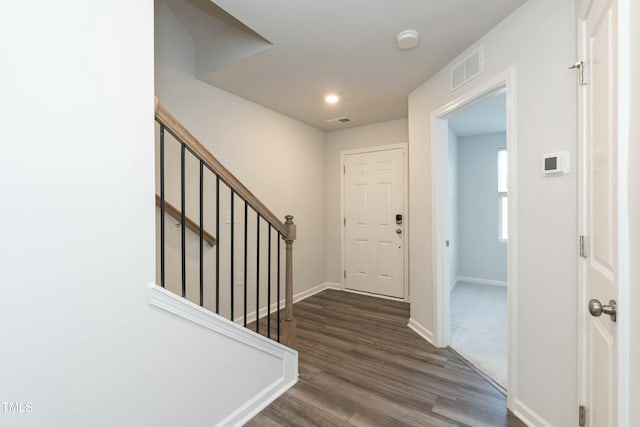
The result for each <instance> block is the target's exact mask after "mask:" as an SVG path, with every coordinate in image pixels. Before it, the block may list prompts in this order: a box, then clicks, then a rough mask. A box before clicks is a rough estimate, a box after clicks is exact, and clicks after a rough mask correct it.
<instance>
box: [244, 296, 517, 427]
mask: <svg viewBox="0 0 640 427" xmlns="http://www.w3.org/2000/svg"><path fill="white" fill-rule="evenodd" d="M295 315H296V318H297V319H298V346H297V350H298V351H299V371H300V378H299V381H298V383H297V384H296V385H295V386H294V387H293V388H291V389H290V390H289V391H287V392H286V393H285V394H284V395H282V396H281V397H280V398H279V399H277V400H276V401H275V402H273V403H272V404H271V405H269V406H268V407H267V408H265V409H264V410H263V411H262V412H261V413H260V414H258V415H257V416H256V417H254V418H253V419H252V420H251V421H249V422H248V423H247V424H246V425H247V426H251V427H272V426H295V427H304V426H420V427H424V426H490V427H497V426H509V427H512V426H513V427H516V426H518V427H519V426H524V425H525V424H524V423H522V422H521V421H520V420H518V419H517V418H516V417H515V416H514V415H513V414H511V413H510V412H508V411H507V409H506V398H505V397H504V395H502V394H501V393H500V392H499V391H497V390H496V389H495V388H494V387H493V386H491V385H490V384H489V383H488V382H487V381H485V380H484V379H483V378H482V377H481V376H479V375H478V374H477V373H476V372H475V371H473V370H472V369H471V368H469V366H467V364H465V363H464V362H463V361H461V360H460V359H459V357H458V356H457V355H455V354H454V353H453V352H451V351H450V350H448V349H438V348H435V347H433V346H432V345H430V344H429V343H428V342H426V341H425V340H424V339H422V338H421V337H419V336H418V335H417V334H415V333H414V332H413V331H412V330H410V329H409V328H408V327H407V323H408V320H409V305H408V304H406V303H402V302H396V301H390V300H384V299H380V298H374V297H369V296H364V295H357V294H352V293H347V292H341V291H334V290H327V291H324V292H321V293H319V294H317V295H314V296H313V297H310V298H308V299H306V300H304V301H301V302H299V303H297V304H296V305H295ZM261 323H262V322H261ZM265 329H266V327H265Z"/></svg>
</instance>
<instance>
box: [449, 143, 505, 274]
mask: <svg viewBox="0 0 640 427" xmlns="http://www.w3.org/2000/svg"><path fill="white" fill-rule="evenodd" d="M505 147H506V135H505V134H504V133H497V134H489V135H477V136H466V137H462V138H459V139H458V241H459V243H460V246H459V247H458V275H459V276H462V277H467V278H474V279H485V280H494V281H498V282H506V280H507V243H506V242H504V241H501V240H500V239H499V236H500V232H499V223H500V221H499V218H500V206H499V197H498V149H500V148H505Z"/></svg>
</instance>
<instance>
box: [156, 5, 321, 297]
mask: <svg viewBox="0 0 640 427" xmlns="http://www.w3.org/2000/svg"><path fill="white" fill-rule="evenodd" d="M155 5H156V26H155V30H156V40H155V41H156V46H155V55H156V64H155V65H156V70H155V71H156V82H155V89H156V92H157V95H158V98H159V100H160V102H161V103H162V104H163V105H164V106H165V107H167V109H169V111H171V112H172V114H173V115H174V116H176V118H177V119H178V120H180V121H181V122H182V123H183V124H184V125H185V126H186V127H187V129H189V130H190V132H191V133H193V134H194V135H195V136H196V138H198V139H199V140H200V141H201V142H202V143H203V144H204V145H206V146H207V148H208V149H209V151H211V152H212V153H213V154H214V155H215V156H216V157H217V158H218V159H219V160H220V161H221V162H222V163H223V164H224V165H225V166H226V167H227V168H228V169H229V170H230V171H231V172H232V173H233V174H234V175H235V176H237V177H238V178H239V179H240V181H242V182H243V183H244V184H245V185H246V186H247V187H248V188H249V189H250V190H251V191H252V192H253V193H254V194H255V195H256V196H257V197H258V198H259V199H261V200H262V201H263V202H264V203H265V204H266V205H267V206H268V207H269V208H270V209H271V210H272V211H273V212H274V213H275V214H276V215H278V216H279V217H281V218H283V220H284V216H285V215H287V214H291V215H294V217H295V219H294V221H295V222H296V224H297V225H298V239H297V240H296V242H295V243H294V292H296V293H297V292H301V291H304V290H306V289H309V288H312V287H314V286H317V285H319V284H321V283H323V282H324V281H325V268H324V266H325V251H324V248H325V233H324V232H325V217H324V215H325V213H324V206H325V184H324V132H323V131H320V130H318V129H316V128H313V127H311V126H308V125H305V124H303V123H300V122H298V121H296V120H293V119H290V118H288V117H285V116H283V115H280V114H278V113H275V112H273V111H271V110H268V109H266V108H264V107H261V106H259V105H256V104H254V103H251V102H249V101H246V100H244V99H242V98H239V97H237V96H235V95H232V94H230V93H227V92H224V91H222V90H220V89H217V88H215V87H213V86H211V85H208V84H206V83H203V82H202V81H200V80H197V79H196V78H195V47H194V42H193V40H192V39H191V37H190V35H189V34H188V33H187V31H186V30H185V29H184V27H183V26H182V25H181V23H180V22H179V20H178V19H177V18H176V16H175V15H174V14H173V12H172V11H171V10H170V9H169V8H168V7H167V6H166V4H165V3H164V2H163V1H161V0H158V1H156V4H155ZM236 207H238V206H236ZM240 215H241V212H240V209H238V212H237V216H236V218H237V219H238V224H239V225H242V224H241V222H242V221H243V217H241V216H240Z"/></svg>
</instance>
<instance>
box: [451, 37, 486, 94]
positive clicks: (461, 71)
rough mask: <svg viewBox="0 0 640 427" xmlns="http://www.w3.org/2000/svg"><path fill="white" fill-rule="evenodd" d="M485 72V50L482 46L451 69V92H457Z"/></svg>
mask: <svg viewBox="0 0 640 427" xmlns="http://www.w3.org/2000/svg"><path fill="white" fill-rule="evenodd" d="M483 71H484V50H483V48H482V46H480V47H479V48H478V49H476V50H474V51H473V52H471V53H470V54H469V55H467V56H466V57H465V58H463V59H462V60H461V61H460V62H458V63H456V64H455V65H454V66H453V67H452V68H451V90H452V91H454V90H456V89H457V88H459V87H460V86H462V85H463V84H465V83H467V82H468V81H469V80H471V79H473V78H474V77H477V76H479V75H480V74H482V72H483Z"/></svg>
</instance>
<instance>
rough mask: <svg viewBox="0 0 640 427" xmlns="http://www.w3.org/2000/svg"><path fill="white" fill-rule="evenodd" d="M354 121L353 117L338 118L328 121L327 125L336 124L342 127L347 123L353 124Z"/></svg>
mask: <svg viewBox="0 0 640 427" xmlns="http://www.w3.org/2000/svg"><path fill="white" fill-rule="evenodd" d="M352 121H353V120H352V119H351V117H346V116H345V117H338V118H335V119H330V120H326V122H327V123H331V124H335V125H342V124H345V123H351V122H352Z"/></svg>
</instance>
